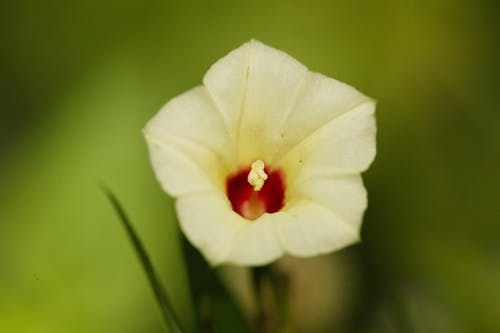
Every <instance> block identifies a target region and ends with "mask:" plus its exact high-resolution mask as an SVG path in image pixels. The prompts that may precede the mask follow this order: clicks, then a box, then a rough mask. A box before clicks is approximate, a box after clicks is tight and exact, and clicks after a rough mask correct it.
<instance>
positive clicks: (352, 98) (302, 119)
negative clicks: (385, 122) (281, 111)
mask: <svg viewBox="0 0 500 333" xmlns="http://www.w3.org/2000/svg"><path fill="white" fill-rule="evenodd" d="M368 101H370V98H368V97H367V96H365V95H363V94H362V93H360V92H359V91H357V90H356V89H354V88H353V87H351V86H349V85H347V84H345V83H342V82H340V81H337V80H335V79H332V78H329V77H326V76H324V75H322V74H320V73H313V72H310V73H309V74H308V77H307V80H306V82H305V84H304V87H303V93H302V94H301V95H300V96H299V98H298V99H297V101H296V103H295V105H294V107H293V108H292V110H291V112H290V113H289V115H288V117H287V119H286V122H285V124H284V127H283V129H282V143H281V147H280V151H279V154H278V155H281V156H282V155H283V154H285V153H286V152H287V151H289V150H290V148H292V147H293V146H294V145H296V144H297V143H298V142H300V141H301V140H303V139H304V138H305V137H306V136H308V135H310V134H311V133H312V132H314V131H315V130H317V129H318V128H320V127H321V126H323V125H324V124H325V123H327V122H330V121H332V120H333V119H334V118H336V117H338V116H340V115H341V114H343V113H345V112H348V111H350V110H352V109H353V108H355V107H356V106H358V105H360V104H362V103H364V102H368Z"/></svg>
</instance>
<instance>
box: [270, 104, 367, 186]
mask: <svg viewBox="0 0 500 333" xmlns="http://www.w3.org/2000/svg"><path fill="white" fill-rule="evenodd" d="M374 113H375V102H373V101H369V102H365V103H362V104H360V105H358V106H357V107H355V108H354V109H352V110H351V111H349V112H346V113H344V114H342V115H341V116H339V117H337V118H335V119H333V120H331V121H330V122H328V123H326V124H325V125H324V126H322V127H321V128H319V129H317V130H316V131H315V132H313V133H312V134H311V135H310V136H308V137H306V138H305V139H304V140H303V141H302V142H300V143H298V144H297V145H296V146H295V147H294V148H293V149H292V150H290V151H289V152H288V153H287V154H286V155H285V156H284V157H283V158H282V159H281V160H280V161H279V162H278V163H277V164H278V165H280V166H282V167H283V168H284V169H285V173H286V177H287V182H288V186H294V183H300V182H302V181H304V180H306V179H309V178H312V177H315V176H321V175H328V174H333V175H343V174H357V173H360V172H363V171H365V170H366V169H367V168H368V167H369V165H370V164H371V162H372V161H373V159H374V158H375V153H376V149H375V135H376V125H375V116H374Z"/></svg>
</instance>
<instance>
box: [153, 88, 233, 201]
mask: <svg viewBox="0 0 500 333" xmlns="http://www.w3.org/2000/svg"><path fill="white" fill-rule="evenodd" d="M144 136H145V138H146V142H147V144H148V148H149V153H150V158H151V163H152V166H153V169H154V171H155V174H156V177H157V179H158V180H159V181H160V183H161V184H162V186H163V188H164V189H165V191H167V192H168V193H170V194H171V195H173V196H178V195H181V194H184V193H189V192H192V191H201V190H207V189H212V188H214V187H217V188H219V189H221V188H223V187H224V182H225V177H226V175H227V170H228V168H229V167H230V166H231V165H234V164H235V161H234V156H235V155H234V146H233V144H232V141H231V140H230V139H229V136H228V134H227V131H226V129H225V126H224V122H223V119H222V117H221V116H220V113H219V112H218V111H217V110H216V109H215V106H214V105H213V102H212V100H211V98H210V96H209V95H208V94H207V92H206V89H205V88H203V87H197V88H194V89H192V90H190V91H188V92H186V93H184V94H182V95H180V96H178V97H176V98H174V99H172V100H171V101H170V102H168V103H167V104H166V105H165V107H163V109H162V110H161V111H160V112H158V113H157V114H156V115H155V116H154V117H153V118H152V119H151V120H150V121H149V122H148V123H147V125H146V127H145V128H144Z"/></svg>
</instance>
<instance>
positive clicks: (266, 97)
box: [203, 40, 308, 163]
mask: <svg viewBox="0 0 500 333" xmlns="http://www.w3.org/2000/svg"><path fill="white" fill-rule="evenodd" d="M307 73H308V71H307V68H306V67H305V66H303V65H302V64H300V63H299V62H298V61H296V60H295V59H293V58H292V57H290V56H289V55H288V54H286V53H284V52H282V51H279V50H276V49H274V48H271V47H269V46H266V45H264V44H262V43H260V42H258V41H255V40H253V41H250V42H248V43H246V44H244V45H243V46H241V47H240V48H239V49H237V50H235V51H233V52H231V53H230V54H229V55H228V56H226V57H224V58H222V59H221V60H219V61H218V62H217V63H216V64H215V65H214V66H212V68H211V69H210V70H209V71H208V72H207V74H206V76H205V78H204V81H203V82H204V84H205V86H206V87H207V89H208V90H209V91H210V93H211V95H212V97H213V99H214V100H215V102H216V104H217V105H218V106H219V109H220V110H221V112H222V113H223V114H224V116H225V118H226V122H227V124H228V127H229V128H231V130H230V133H235V134H234V137H235V139H236V140H237V142H238V144H237V149H238V154H239V157H238V160H239V162H240V163H249V162H251V161H253V160H255V159H262V160H264V161H266V160H270V159H271V157H272V156H273V155H274V154H275V153H276V149H277V147H278V146H279V143H280V142H281V133H280V130H281V129H282V128H283V125H284V122H285V119H286V117H287V115H288V113H289V112H290V110H291V108H292V107H293V105H294V103H295V101H296V99H297V96H298V95H299V93H300V90H301V87H302V85H303V82H304V80H305V78H306V77H307Z"/></svg>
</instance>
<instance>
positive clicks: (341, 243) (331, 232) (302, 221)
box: [275, 200, 359, 257]
mask: <svg viewBox="0 0 500 333" xmlns="http://www.w3.org/2000/svg"><path fill="white" fill-rule="evenodd" d="M275 227H276V233H277V236H278V239H279V241H280V243H281V245H282V247H283V249H284V250H285V252H286V253H288V254H290V255H293V256H298V257H309V256H314V255H319V254H324V253H329V252H332V251H335V250H339V249H341V248H343V247H345V246H347V245H350V244H353V243H355V242H357V241H358V240H359V235H358V232H357V230H356V229H355V228H353V227H352V226H350V225H349V224H346V223H345V222H344V221H343V220H342V219H341V218H339V217H338V216H337V215H335V214H334V213H333V212H332V211H331V210H329V209H327V208H325V207H323V206H322V205H320V204H318V203H316V202H313V201H309V200H296V201H294V202H290V204H289V207H288V208H287V209H286V210H285V211H284V212H283V215H282V218H281V221H277V222H276V223H275Z"/></svg>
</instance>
